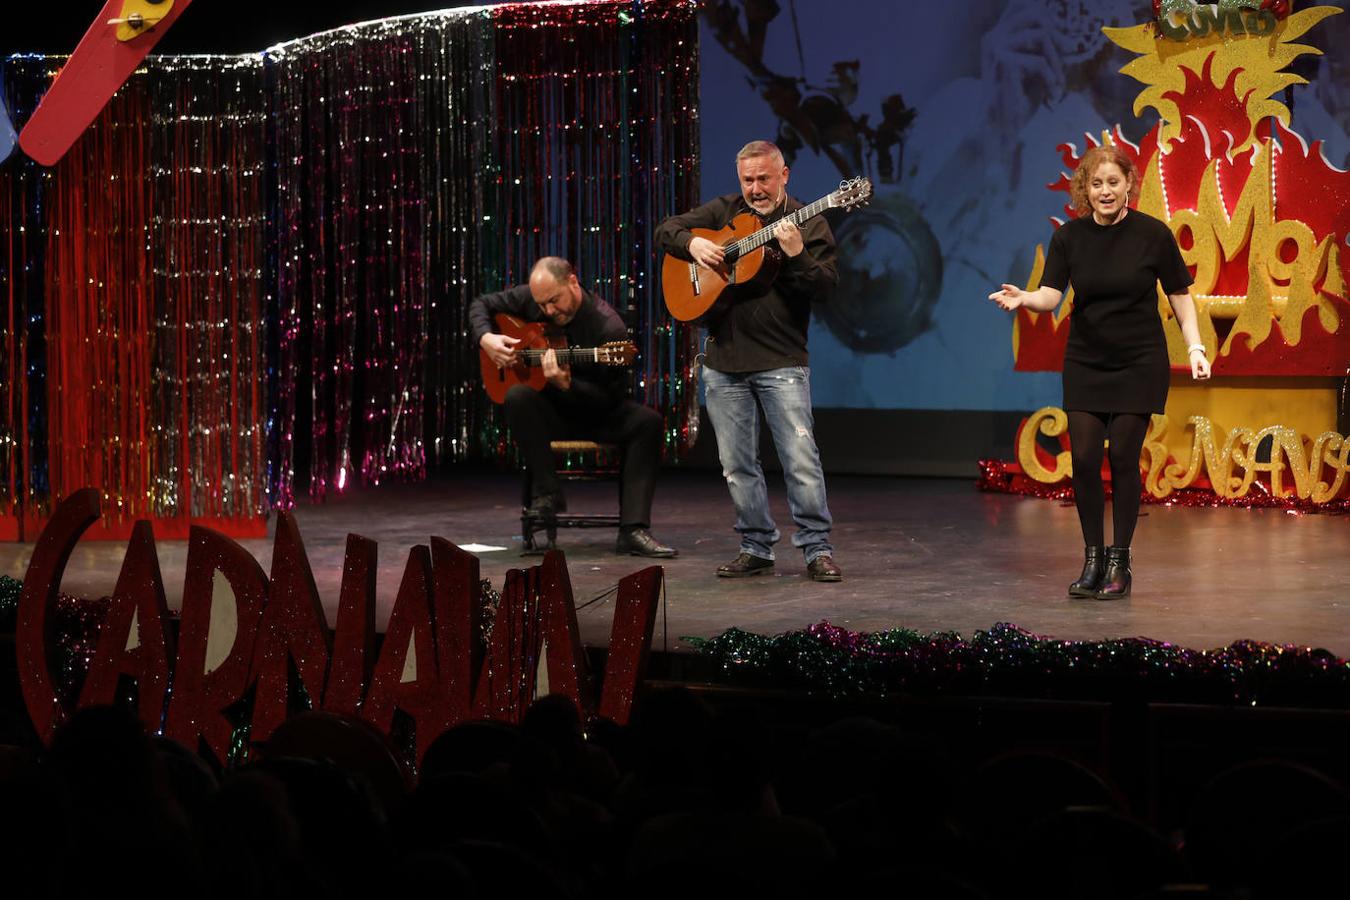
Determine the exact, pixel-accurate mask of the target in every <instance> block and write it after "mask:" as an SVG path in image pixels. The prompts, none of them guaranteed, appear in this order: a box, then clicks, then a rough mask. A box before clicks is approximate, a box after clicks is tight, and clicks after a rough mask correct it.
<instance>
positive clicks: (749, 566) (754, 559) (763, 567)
mask: <svg viewBox="0 0 1350 900" xmlns="http://www.w3.org/2000/svg"><path fill="white" fill-rule="evenodd" d="M772 568H773V560H771V559H765V558H764V557H762V556H751V555H750V554H749V553H742V554H741V555H740V556H738V557H736V558H735V559H733V560H732V561H731V562H729V563H726V564H724V565H720V566H718V567H717V577H718V578H746V577H748V576H750V575H759V574H761V573H763V572H767V571H769V570H770V569H772Z"/></svg>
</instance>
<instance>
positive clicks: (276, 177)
mask: <svg viewBox="0 0 1350 900" xmlns="http://www.w3.org/2000/svg"><path fill="white" fill-rule="evenodd" d="M694 16H695V8H694V5H693V4H692V3H690V2H686V0H680V2H673V0H671V2H645V3H638V2H596V3H584V4H537V5H536V4H520V5H507V6H499V7H491V8H487V9H479V10H471V11H457V12H447V13H433V14H427V15H422V16H414V17H406V18H400V19H393V20H385V21H382V22H375V23H368V24H364V25H360V26H354V27H350V28H344V29H339V30H337V31H334V32H329V33H325V34H321V35H315V36H313V37H310V38H305V39H302V40H299V41H295V42H292V43H289V44H285V45H282V46H280V47H277V48H273V49H272V50H269V51H267V52H266V53H264V54H261V55H258V56H247V57H159V58H155V57H152V58H151V59H150V60H148V61H147V65H146V66H144V67H143V68H142V69H141V70H140V71H139V72H138V73H137V75H136V76H134V77H133V78H132V79H131V80H130V81H129V82H128V84H127V85H126V86H125V87H124V88H123V90H122V91H121V92H120V93H119V95H118V96H117V97H116V98H115V99H114V102H113V103H112V104H110V105H109V107H108V109H107V110H105V112H104V114H103V115H102V116H101V117H100V119H99V120H98V122H97V123H96V124H95V126H94V127H93V128H92V129H91V130H90V132H89V133H88V134H86V135H85V137H84V138H82V139H81V141H80V142H79V143H78V144H77V145H76V147H75V148H74V149H73V150H72V151H71V152H70V154H68V156H67V157H66V158H65V159H64V160H63V161H62V162H61V163H60V164H59V165H58V166H57V167H55V168H54V169H52V170H50V171H46V170H42V169H40V168H38V167H37V166H36V165H34V164H33V163H31V162H30V161H26V160H20V159H17V158H15V159H11V160H10V161H9V163H7V164H6V165H5V166H4V168H3V170H0V202H3V203H4V209H5V210H6V212H7V213H8V214H7V216H6V217H5V219H4V221H3V223H0V226H2V227H3V234H0V290H3V291H4V294H5V300H6V304H7V316H6V317H5V318H4V319H3V320H0V329H3V333H2V334H0V377H2V378H3V381H2V382H0V538H4V537H9V538H11V539H12V538H14V537H17V536H20V535H22V534H25V533H26V534H27V535H28V537H29V539H31V538H32V536H33V535H34V534H35V533H36V527H37V526H38V525H39V524H40V522H41V521H42V518H43V517H44V516H45V515H46V514H47V512H48V511H49V510H50V509H51V507H52V505H53V503H54V501H55V500H57V499H59V498H60V497H63V496H65V495H66V494H68V493H70V492H71V491H73V490H75V489H77V488H79V487H83V486H87V485H88V486H93V487H96V488H98V489H99V490H100V491H101V492H102V493H103V495H104V498H105V502H104V506H105V525H106V526H107V528H108V531H109V533H122V534H125V533H126V531H127V530H129V526H130V523H131V522H132V521H133V520H134V519H136V518H143V517H149V518H153V519H156V520H157V530H159V531H160V533H161V535H163V536H169V535H170V534H173V533H181V532H185V530H186V526H187V524H188V523H189V522H191V521H197V520H210V521H211V522H212V524H214V525H216V526H217V527H222V526H223V527H224V528H225V530H227V531H232V532H235V533H257V531H258V530H260V523H261V522H262V519H263V517H265V515H266V513H267V512H268V511H269V510H270V509H271V508H274V507H287V506H290V505H291V504H293V503H294V501H295V499H296V496H297V492H302V491H304V490H308V491H309V493H310V494H311V496H313V497H316V498H321V497H323V496H324V495H326V494H327V493H328V492H330V491H334V490H342V489H345V488H346V487H348V486H350V485H353V484H357V483H378V482H379V481H380V480H381V479H384V478H388V477H403V478H420V477H423V476H424V475H425V474H426V472H427V470H428V468H431V467H437V466H443V465H448V464H452V463H454V462H456V461H460V460H464V459H467V458H493V459H506V458H507V456H508V447H509V443H508V440H507V436H506V435H505V434H504V433H503V431H502V426H501V424H500V422H499V419H498V417H497V415H496V410H495V409H494V408H493V407H492V406H491V404H490V403H489V402H488V401H487V399H486V396H485V395H484V394H483V392H482V390H481V388H480V387H479V383H478V382H479V376H478V354H477V350H476V348H473V347H470V346H469V343H468V324H467V321H466V318H465V313H466V310H467V305H468V301H469V300H470V299H472V298H473V297H474V296H475V295H477V294H478V293H481V292H483V291H486V290H496V289H499V288H501V287H504V286H507V285H510V284H513V283H516V282H518V281H520V280H523V279H524V278H525V277H526V275H527V274H528V270H529V266H530V264H531V263H532V262H533V260H534V259H535V258H536V257H538V256H540V255H544V254H557V255H562V256H566V257H568V258H570V259H571V260H572V261H573V262H574V263H575V264H576V266H577V270H578V274H579V276H580V278H581V280H582V281H583V283H584V284H585V285H586V286H587V287H588V288H591V289H592V290H594V291H596V292H597V293H598V294H599V295H600V296H602V297H604V298H605V299H607V300H609V301H610V302H611V303H613V304H614V305H615V306H616V307H617V308H619V309H620V311H627V312H628V313H629V318H630V322H631V323H632V325H633V327H634V334H635V335H636V339H637V341H638V343H639V347H640V349H641V351H642V355H641V359H640V367H639V368H638V369H637V370H636V371H635V373H634V389H635V394H636V396H637V397H638V398H639V399H640V400H641V401H643V402H646V403H649V404H652V405H653V406H656V407H658V408H659V409H661V410H663V412H664V414H665V417H666V426H667V432H666V435H667V438H666V449H667V453H668V455H669V456H670V457H672V458H678V457H679V456H680V455H681V454H682V453H683V452H684V451H686V450H687V449H688V447H689V446H690V444H691V443H692V441H693V439H694V437H695V430H694V429H695V427H696V423H697V418H696V415H697V405H696V404H697V398H696V396H695V390H694V386H693V385H692V384H691V382H690V380H689V372H690V366H691V363H692V358H693V355H694V349H695V348H694V340H695V336H694V334H693V332H692V330H690V329H688V328H685V327H677V324H676V323H674V322H673V321H672V320H671V319H670V318H669V317H668V316H667V315H666V313H665V310H664V307H663V305H662V303H661V301H660V295H659V284H658V283H657V281H656V279H655V277H654V266H655V265H656V262H657V260H656V258H655V257H656V250H655V248H654V247H653V245H652V242H651V233H652V229H653V228H654V226H655V224H656V223H657V222H658V221H659V220H660V219H661V218H663V217H664V216H666V215H669V214H671V213H673V212H677V211H680V210H683V209H686V208H688V207H690V206H693V205H694V204H695V203H696V202H697V201H698V199H699V197H698V160H697V147H698V119H697V84H698V58H697V28H696V24H695V19H694ZM54 62H55V61H53V60H50V59H43V58H37V57H12V58H10V59H9V60H7V61H6V62H5V64H4V70H3V76H4V80H5V90H6V100H7V101H8V106H9V109H11V110H13V111H14V113H15V118H16V120H17V121H18V122H19V123H22V121H24V120H25V119H26V118H27V116H28V115H29V114H31V111H32V109H33V107H34V106H35V105H36V102H37V100H38V99H39V98H40V96H41V93H42V92H43V91H44V90H45V88H46V86H47V84H49V83H50V79H51V77H52V75H53V74H54V73H53V68H54Z"/></svg>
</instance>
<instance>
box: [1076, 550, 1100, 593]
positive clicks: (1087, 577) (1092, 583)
mask: <svg viewBox="0 0 1350 900" xmlns="http://www.w3.org/2000/svg"><path fill="white" fill-rule="evenodd" d="M1105 571H1106V548H1105V547H1103V546H1101V545H1100V544H1098V545H1097V546H1095V547H1084V548H1083V574H1082V575H1079V576H1078V580H1077V581H1075V582H1074V583H1073V584H1071V585H1069V596H1070V597H1095V596H1097V589H1098V588H1100V587H1101V586H1102V573H1103V572H1105Z"/></svg>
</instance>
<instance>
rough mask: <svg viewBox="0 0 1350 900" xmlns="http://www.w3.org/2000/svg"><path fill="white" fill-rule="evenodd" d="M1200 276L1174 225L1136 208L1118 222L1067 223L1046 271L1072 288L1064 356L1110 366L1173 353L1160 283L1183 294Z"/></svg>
mask: <svg viewBox="0 0 1350 900" xmlns="http://www.w3.org/2000/svg"><path fill="white" fill-rule="evenodd" d="M1194 280H1195V279H1194V278H1192V277H1191V273H1190V272H1189V271H1188V270H1187V269H1186V263H1185V261H1184V260H1182V258H1181V250H1180V249H1179V248H1178V247H1177V242H1176V239H1175V238H1173V237H1172V231H1171V229H1169V228H1168V227H1167V225H1166V224H1164V223H1162V222H1160V221H1158V220H1157V219H1155V218H1153V217H1152V216H1149V215H1146V214H1145V213H1141V212H1139V211H1138V210H1135V209H1131V210H1130V211H1129V212H1128V213H1126V214H1125V218H1124V219H1122V220H1120V221H1119V222H1116V223H1114V224H1112V225H1099V224H1097V222H1096V220H1094V219H1093V218H1092V216H1091V215H1086V216H1082V217H1080V218H1077V219H1074V220H1072V221H1070V222H1067V223H1065V224H1064V225H1062V226H1060V228H1059V229H1058V230H1057V231H1055V234H1054V236H1053V237H1052V238H1051V239H1050V249H1049V250H1048V251H1047V252H1046V256H1045V270H1044V272H1043V273H1042V275H1041V284H1042V285H1044V286H1046V287H1051V288H1054V289H1055V290H1058V291H1063V290H1064V289H1065V288H1066V287H1068V285H1069V284H1072V285H1073V313H1072V315H1070V316H1069V340H1068V345H1067V347H1066V349H1065V352H1064V358H1065V359H1066V360H1069V361H1072V362H1078V363H1082V364H1084V365H1089V366H1094V367H1097V368H1104V369H1114V368H1120V367H1123V366H1128V365H1131V364H1132V363H1134V362H1135V361H1136V360H1139V359H1141V358H1143V357H1147V356H1151V355H1154V354H1156V353H1159V352H1161V353H1162V354H1163V356H1166V354H1167V349H1166V338H1165V337H1164V335H1163V329H1162V319H1160V318H1159V316H1158V291H1157V285H1158V283H1159V282H1161V283H1162V288H1163V291H1164V292H1165V293H1167V294H1179V293H1182V292H1183V291H1185V290H1186V288H1188V287H1189V286H1190V285H1191V282H1193V281H1194Z"/></svg>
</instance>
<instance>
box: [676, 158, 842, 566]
mask: <svg viewBox="0 0 1350 900" xmlns="http://www.w3.org/2000/svg"><path fill="white" fill-rule="evenodd" d="M736 175H737V178H738V180H739V181H740V193H736V194H727V195H725V196H722V197H717V198H715V199H713V200H710V201H708V202H707V203H705V204H703V205H702V206H700V207H697V208H696V209H693V210H691V211H690V212H687V213H684V214H683V215H678V216H671V217H670V218H669V219H666V220H665V221H664V222H662V223H661V225H660V226H659V227H658V228H657V229H656V241H657V243H658V244H660V245H661V249H662V250H664V251H665V252H666V253H669V254H672V255H674V256H676V257H677V258H679V259H684V260H689V261H691V262H695V263H698V264H699V265H700V266H705V267H707V268H710V269H714V268H718V267H720V266H721V265H722V257H723V252H724V251H723V249H722V246H721V245H720V244H718V243H715V242H713V241H711V240H709V239H708V238H705V237H701V236H697V235H695V234H694V233H693V231H692V230H691V229H701V230H709V231H714V232H716V231H720V230H721V229H723V228H725V227H726V226H727V225H728V224H730V223H731V220H732V219H734V218H735V217H736V216H737V215H741V214H744V213H753V214H754V215H756V216H758V217H759V219H760V220H761V221H762V222H763V223H764V224H766V225H767V224H770V223H773V222H775V221H776V222H777V225H776V226H775V227H774V237H775V238H776V239H777V244H778V248H779V249H780V250H781V256H782V262H781V266H780V268H779V269H778V272H777V275H776V276H775V277H774V279H773V283H772V284H770V285H769V286H768V289H767V291H765V292H764V293H761V294H759V295H758V296H750V297H746V296H736V295H735V293H734V292H729V296H728V297H727V299H725V300H719V302H718V304H717V305H715V306H714V307H713V308H712V309H710V310H709V311H708V312H707V314H706V315H705V316H704V319H705V322H704V324H706V325H707V327H708V342H707V344H706V352H707V357H706V365H705V368H704V373H703V385H704V388H705V389H706V403H707V409H708V418H709V420H711V422H712V426H713V431H714V432H715V433H716V434H717V454H718V457H719V458H720V460H721V463H722V471H723V473H724V475H725V477H726V480H727V487H728V488H729V489H730V491H731V502H732V505H733V506H735V508H736V531H737V532H738V533H739V534H740V539H741V546H740V552H739V553H738V555H737V556H736V558H735V559H734V560H732V561H731V562H729V563H726V564H725V565H722V566H720V567H719V568H718V569H717V574H718V575H719V576H721V577H723V578H741V577H745V576H748V575H759V574H761V573H764V572H767V571H770V570H772V568H773V564H774V552H773V545H774V544H775V543H776V542H777V541H778V538H779V534H778V526H777V525H775V524H774V520H773V516H772V515H771V514H770V512H769V496H768V492H767V490H766V487H765V483H764V471H763V470H762V469H761V468H760V463H759V414H760V412H761V411H762V412H763V413H764V420H765V421H766V422H767V423H768V426H769V431H770V433H771V434H772V435H773V443H774V447H775V448H777V450H778V459H779V461H780V462H781V463H782V464H783V476H784V481H786V482H787V495H788V507H789V509H790V510H791V511H792V518H793V520H794V521H796V523H797V533H796V534H795V535H793V537H792V543H793V544H795V545H796V546H797V547H798V548H800V549H801V551H802V553H803V555H804V557H805V560H806V570H807V574H808V575H809V576H810V577H811V578H812V579H813V580H815V581H840V580H842V578H843V575H842V574H841V573H840V571H839V567H838V566H837V565H835V562H834V547H833V546H832V545H831V544H830V527H831V518H830V509H829V506H828V505H827V504H826V502H825V475H824V473H823V471H822V470H821V466H820V454H819V452H818V451H817V450H816V438H815V424H814V420H813V416H812V413H811V370H810V369H809V368H808V367H807V355H806V330H807V325H808V324H809V323H810V321H811V304H812V303H813V302H823V301H826V300H829V299H830V296H831V295H832V294H833V293H834V286H835V283H836V282H837V281H838V280H839V274H838V268H837V266H836V263H835V244H834V235H833V234H831V233H830V226H829V225H827V224H826V223H825V220H824V219H823V218H821V217H819V216H816V217H814V218H811V219H808V220H806V221H805V222H804V223H802V226H801V228H798V227H797V226H796V225H794V224H792V223H791V222H790V221H787V220H782V221H778V220H780V219H782V217H783V216H784V215H786V214H788V213H791V212H794V211H796V210H798V209H800V208H801V207H802V204H801V203H798V202H797V200H796V199H794V198H792V197H790V196H788V193H787V181H788V167H787V165H786V164H785V163H784V161H783V154H782V152H781V151H779V149H778V148H777V147H776V146H774V145H773V144H771V143H769V142H768V141H753V142H751V143H749V144H746V145H745V146H744V147H743V148H741V151H740V152H739V153H737V154H736Z"/></svg>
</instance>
